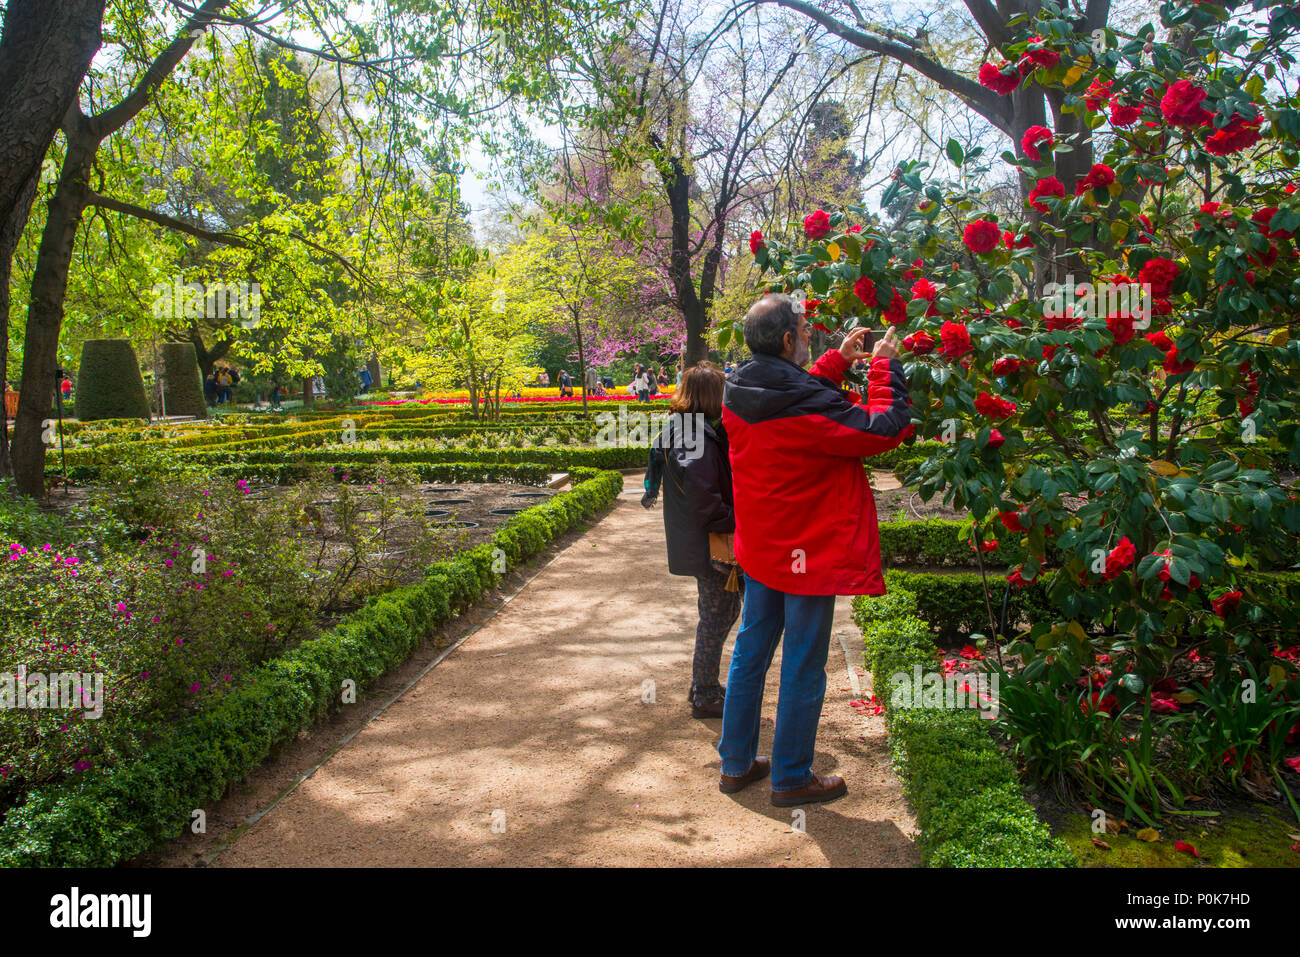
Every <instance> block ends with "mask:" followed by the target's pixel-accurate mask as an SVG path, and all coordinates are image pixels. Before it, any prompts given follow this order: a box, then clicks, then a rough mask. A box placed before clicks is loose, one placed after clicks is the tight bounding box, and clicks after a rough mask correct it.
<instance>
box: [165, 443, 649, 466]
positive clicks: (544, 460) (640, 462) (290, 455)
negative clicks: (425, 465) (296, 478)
mask: <svg viewBox="0 0 1300 957" xmlns="http://www.w3.org/2000/svg"><path fill="white" fill-rule="evenodd" d="M467 454H469V455H473V457H474V459H475V460H476V461H479V462H497V463H500V464H508V463H513V462H528V463H535V464H539V465H549V466H551V467H552V468H553V469H558V470H563V471H568V470H569V469H572V468H596V469H625V468H643V467H644V466H645V465H647V464H648V463H649V461H650V451H649V448H648V447H647V446H644V445H643V446H630V447H626V448H607V449H592V448H583V447H581V446H563V445H558V446H539V447H537V448H525V449H469V450H466V449H373V450H369V449H356V450H351V449H323V450H320V451H304V450H295V449H286V450H277V449H270V450H267V451H265V452H248V453H245V454H239V455H237V454H235V453H223V452H196V453H194V454H193V455H189V456H186V458H185V461H186V462H208V463H213V464H227V463H228V464H235V463H247V464H249V465H270V464H296V463H304V464H307V465H334V464H337V463H340V462H358V463H364V462H371V463H373V462H383V461H386V462H391V463H392V464H393V465H403V464H406V463H409V462H456V461H461V460H463V459H464V458H465V456H466V455H467Z"/></svg>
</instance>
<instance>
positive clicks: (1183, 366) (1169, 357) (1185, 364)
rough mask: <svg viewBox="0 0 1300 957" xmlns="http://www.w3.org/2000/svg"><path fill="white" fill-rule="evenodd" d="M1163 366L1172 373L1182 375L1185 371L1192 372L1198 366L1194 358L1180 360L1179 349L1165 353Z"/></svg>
mask: <svg viewBox="0 0 1300 957" xmlns="http://www.w3.org/2000/svg"><path fill="white" fill-rule="evenodd" d="M1163 368H1164V370H1165V371H1166V372H1168V373H1169V374H1170V375H1182V374H1183V373H1184V372H1191V371H1192V370H1193V369H1195V368H1196V361H1195V360H1193V359H1183V360H1181V361H1180V360H1179V358H1178V350H1177V349H1170V350H1169V351H1168V352H1166V353H1165V361H1164V363H1163Z"/></svg>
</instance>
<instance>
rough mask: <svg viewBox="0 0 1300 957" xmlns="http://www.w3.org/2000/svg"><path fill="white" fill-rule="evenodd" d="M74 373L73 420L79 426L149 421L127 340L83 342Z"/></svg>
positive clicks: (140, 381)
mask: <svg viewBox="0 0 1300 957" xmlns="http://www.w3.org/2000/svg"><path fill="white" fill-rule="evenodd" d="M77 370H78V371H77V417H78V418H79V419H81V420H82V421H83V422H88V421H91V420H94V419H148V418H149V397H148V395H146V393H145V390H144V379H143V378H141V376H140V363H139V362H138V361H137V360H136V356H135V349H133V348H132V347H131V341H130V340H129V339H87V340H86V341H85V342H83V343H82V344H81V364H80V365H79V366H78V367H77Z"/></svg>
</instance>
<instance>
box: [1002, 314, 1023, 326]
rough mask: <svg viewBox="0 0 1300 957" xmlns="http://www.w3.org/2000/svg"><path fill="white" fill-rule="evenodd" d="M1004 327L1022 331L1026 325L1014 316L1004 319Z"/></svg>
mask: <svg viewBox="0 0 1300 957" xmlns="http://www.w3.org/2000/svg"><path fill="white" fill-rule="evenodd" d="M1002 325H1004V326H1006V327H1007V328H1008V329H1020V328H1022V327H1023V326H1024V323H1023V322H1021V321H1020V320H1019V319H1017V318H1016V317H1015V316H1012V317H1011V318H1010V319H1003V320H1002Z"/></svg>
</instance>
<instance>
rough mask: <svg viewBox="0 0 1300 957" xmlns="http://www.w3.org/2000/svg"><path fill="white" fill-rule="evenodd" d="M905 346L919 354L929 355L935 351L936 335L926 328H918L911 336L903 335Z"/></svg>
mask: <svg viewBox="0 0 1300 957" xmlns="http://www.w3.org/2000/svg"><path fill="white" fill-rule="evenodd" d="M903 348H904V349H909V350H911V351H912V352H914V353H916V354H917V355H918V356H923V355H928V354H929V353H931V352H933V351H934V336H932V335H930V334H929V333H928V332H926V331H925V330H924V329H918V330H917V331H916V332H914V333H912V334H911V335H910V336H904V337H903Z"/></svg>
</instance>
